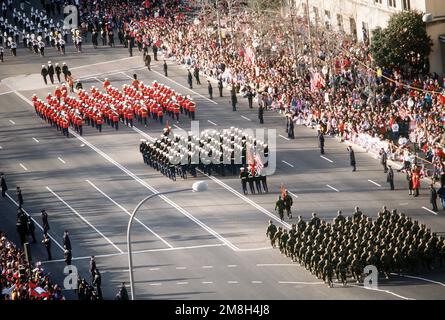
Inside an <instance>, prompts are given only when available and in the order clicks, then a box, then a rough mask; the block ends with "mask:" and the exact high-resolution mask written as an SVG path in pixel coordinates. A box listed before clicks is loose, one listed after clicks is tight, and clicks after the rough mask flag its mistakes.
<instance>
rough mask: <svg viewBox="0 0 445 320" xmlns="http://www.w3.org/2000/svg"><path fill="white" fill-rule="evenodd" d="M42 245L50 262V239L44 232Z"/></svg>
mask: <svg viewBox="0 0 445 320" xmlns="http://www.w3.org/2000/svg"><path fill="white" fill-rule="evenodd" d="M42 244H43V245H44V246H45V249H46V252H47V253H48V260H52V259H53V258H52V255H51V238H50V237H49V235H48V234H47V233H46V232H45V233H44V234H43V240H42Z"/></svg>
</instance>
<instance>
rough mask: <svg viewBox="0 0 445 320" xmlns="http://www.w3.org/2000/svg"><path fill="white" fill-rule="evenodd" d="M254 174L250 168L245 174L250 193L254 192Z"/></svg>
mask: <svg viewBox="0 0 445 320" xmlns="http://www.w3.org/2000/svg"><path fill="white" fill-rule="evenodd" d="M254 178H255V177H254V175H253V174H252V171H251V170H249V173H248V174H247V183H248V184H249V189H250V192H251V193H252V194H255V186H254V184H253V183H254Z"/></svg>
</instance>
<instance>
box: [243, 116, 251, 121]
mask: <svg viewBox="0 0 445 320" xmlns="http://www.w3.org/2000/svg"><path fill="white" fill-rule="evenodd" d="M241 118H243V119H245V120H247V121H252V120H250V119H249V118H247V117H245V116H241Z"/></svg>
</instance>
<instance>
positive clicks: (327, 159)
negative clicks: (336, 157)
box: [320, 156, 334, 163]
mask: <svg viewBox="0 0 445 320" xmlns="http://www.w3.org/2000/svg"><path fill="white" fill-rule="evenodd" d="M320 158H323V159H325V160H326V161H329V162H330V163H333V162H334V161H332V160H331V159H329V158H326V157H325V156H320Z"/></svg>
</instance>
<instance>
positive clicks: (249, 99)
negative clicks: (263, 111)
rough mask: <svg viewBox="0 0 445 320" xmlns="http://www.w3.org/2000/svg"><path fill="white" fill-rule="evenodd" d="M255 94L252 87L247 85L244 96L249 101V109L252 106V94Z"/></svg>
mask: <svg viewBox="0 0 445 320" xmlns="http://www.w3.org/2000/svg"><path fill="white" fill-rule="evenodd" d="M254 95H255V94H254V93H253V92H252V89H251V88H250V87H249V88H248V89H247V92H246V97H247V101H248V103H249V108H250V109H252V108H253V96H254Z"/></svg>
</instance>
